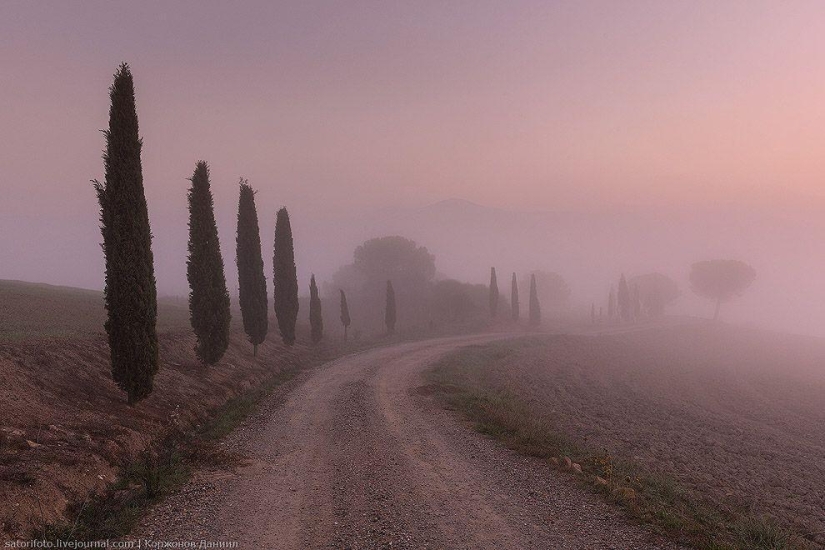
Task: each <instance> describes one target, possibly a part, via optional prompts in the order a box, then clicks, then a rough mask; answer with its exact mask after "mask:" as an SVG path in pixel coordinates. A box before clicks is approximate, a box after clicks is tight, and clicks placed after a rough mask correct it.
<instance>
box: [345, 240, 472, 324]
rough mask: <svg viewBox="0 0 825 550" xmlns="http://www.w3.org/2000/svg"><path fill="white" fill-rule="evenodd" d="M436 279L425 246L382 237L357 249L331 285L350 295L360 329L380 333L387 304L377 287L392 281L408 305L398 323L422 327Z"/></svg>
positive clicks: (353, 316) (399, 298) (400, 296)
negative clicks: (364, 328) (350, 261)
mask: <svg viewBox="0 0 825 550" xmlns="http://www.w3.org/2000/svg"><path fill="white" fill-rule="evenodd" d="M434 277H435V259H434V257H433V255H432V254H430V252H429V251H428V250H427V249H426V248H425V247H423V246H419V245H418V244H416V243H415V242H414V241H411V240H409V239H405V238H404V237H398V236H393V237H381V238H377V239H370V240H368V241H366V242H365V243H364V244H362V245H361V246H359V247H358V248H356V250H355V253H354V256H353V262H352V263H351V264H348V265H345V266H343V267H341V268H340V269H339V270H338V271H337V272H336V273H335V274H334V276H333V278H332V281H331V284H330V286H331V287H332V288H333V289H343V290H344V291H345V292H346V294H347V300H348V302H349V304H350V305H351V308H352V311H351V314H352V318H353V322H354V323H355V324H356V325H358V326H359V328H360V327H366V328H370V329H376V330H378V329H380V328H383V327H384V326H385V323H384V321H385V320H384V318H383V313H384V306H385V304H384V296H383V293H381V292H376V291H375V290H376V289H377V288H383V287H384V285H385V284H386V281H387V280H391V281H392V282H393V285H394V286H395V290H396V298H397V300H398V301H399V302H400V303H403V304H404V308H403V309H402V310H400V311H398V315H399V318H398V322H399V323H401V322H403V323H405V324H407V325H413V324H419V325H421V324H423V323H426V322H427V320H428V319H429V317H430V312H429V311H428V308H429V306H430V303H429V300H428V299H427V297H428V296H429V293H430V287H431V284H432V281H433V279H434ZM485 300H486V295H485Z"/></svg>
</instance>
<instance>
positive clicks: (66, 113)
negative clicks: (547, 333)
mask: <svg viewBox="0 0 825 550" xmlns="http://www.w3.org/2000/svg"><path fill="white" fill-rule="evenodd" d="M0 36H2V37H3V39H2V44H3V47H2V48H0V66H2V67H3V73H4V75H6V76H5V77H4V78H3V79H2V81H0V104H2V105H5V106H7V108H4V109H2V110H0V128H2V129H3V131H2V133H0V190H2V194H3V200H2V202H0V234H2V235H3V238H2V239H0V279H24V280H33V281H43V282H48V283H54V284H65V285H73V286H80V287H85V288H94V289H99V288H101V287H102V278H103V256H102V254H101V251H100V247H99V243H100V240H101V238H100V231H99V227H98V219H97V218H98V214H97V210H98V205H97V201H96V199H95V195H94V191H93V189H92V187H91V185H90V184H89V180H90V179H92V178H100V177H101V176H102V166H101V160H100V153H101V151H102V149H103V146H104V139H103V136H102V135H101V134H100V133H99V132H98V130H99V129H101V128H105V127H106V124H107V114H108V113H107V109H106V107H105V106H106V105H107V104H108V87H109V85H110V84H111V74H112V72H113V68H114V67H116V66H117V65H118V63H120V62H121V61H123V60H126V61H128V62H129V63H130V64H131V67H132V70H133V72H134V74H135V79H136V86H137V106H138V113H139V117H140V124H141V130H140V133H141V135H142V137H143V138H144V148H143V169H144V180H145V185H146V194H147V200H148V203H149V215H150V220H151V223H152V231H153V234H154V237H155V239H154V253H155V261H156V275H157V280H158V287H159V291H160V292H161V293H162V294H185V293H186V292H187V283H186V278H185V263H184V261H183V258H184V257H185V251H186V239H187V228H186V220H187V215H186V208H187V203H186V189H187V185H188V182H187V180H186V178H187V177H189V176H190V175H191V169H192V166H193V165H194V163H195V161H197V160H198V159H201V158H204V159H206V160H208V161H209V163H210V167H211V170H212V182H213V183H212V187H213V192H214V195H215V209H216V216H217V218H218V224H219V230H220V235H221V241H222V248H223V253H224V257H225V262H226V267H227V279H228V281H229V284H230V291H231V294H232V295H233V300H234V299H235V298H234V296H235V295H236V292H235V291H234V287H235V286H236V285H237V277H236V275H235V266H234V259H233V256H234V254H233V250H234V237H235V230H234V228H235V215H236V211H237V183H238V178H239V177H240V176H243V177H246V178H248V179H249V182H250V184H251V185H253V186H254V187H255V188H256V189H258V190H259V193H258V201H259V209H260V210H261V230H262V234H263V236H264V238H263V241H264V243H270V242H271V235H272V233H273V230H274V219H275V210H276V208H277V207H279V206H281V205H286V206H288V207H289V209H290V213H291V215H292V218H293V222H292V223H293V228H294V232H295V239H296V245H297V246H296V254H297V256H296V260H297V265H298V273H299V280H300V281H301V282H302V283H301V284H302V287H301V291H302V293H305V292H306V291H307V288H305V287H306V285H305V283H304V282H305V281H308V279H309V274H310V272H314V273H315V274H316V275H317V276H318V278H319V280H320V281H327V280H329V279H330V278H331V276H332V274H333V273H334V271H335V270H336V269H337V268H338V267H339V266H341V265H342V264H345V263H348V262H349V261H351V255H352V250H353V249H354V248H355V246H357V245H358V244H360V243H361V242H363V241H364V240H365V239H366V238H369V237H376V236H382V235H387V234H395V233H398V234H401V235H404V236H407V237H409V238H412V239H414V240H416V241H417V242H419V243H420V244H422V245H424V246H426V247H428V248H429V249H430V250H431V251H432V252H433V253H434V254H435V255H436V265H437V267H438V270H439V272H440V273H442V274H444V275H446V276H451V277H456V278H460V279H462V280H468V281H471V282H479V283H481V282H486V280H487V276H488V272H489V267H490V264H491V263H494V264H495V265H496V266H497V267H498V268H499V270H500V271H501V274H502V275H506V274H508V273H509V272H510V271H519V272H523V271H526V270H530V269H545V270H551V271H557V272H559V273H561V274H562V275H563V276H564V277H565V278H566V279H567V280H568V281H569V282H570V285H571V287H572V291H573V294H572V303H573V304H574V305H580V306H581V307H582V309H584V308H585V307H587V308H589V304H590V303H591V302H592V301H594V300H601V301H602V302H604V301H605V300H606V295H607V290H608V288H609V285H610V284H611V283H615V281H616V280H617V279H618V276H619V274H620V273H621V272H625V273H627V274H628V275H632V274H638V273H643V272H648V271H662V272H664V273H667V274H669V275H671V276H672V277H673V278H674V279H676V280H677V282H679V284H680V286H681V290H682V293H683V297H682V298H681V299H680V301H679V302H677V304H676V307H674V309H673V311H683V312H688V313H701V314H710V309H711V308H710V306H709V305H708V304H707V303H705V302H703V301H698V300H695V299H694V298H693V297H692V295H691V293H690V290H689V288H688V283H687V272H688V268H689V265H690V264H691V263H692V262H694V261H697V260H701V259H706V258H715V257H726V258H727V257H730V258H738V259H741V260H743V261H746V262H748V263H750V264H751V265H753V266H754V267H755V268H756V271H757V279H756V282H755V283H754V285H753V287H752V288H751V289H750V290H749V291H748V293H747V294H746V296H745V297H744V298H742V299H741V300H739V301H737V302H734V303H732V304H730V306H728V307H727V308H726V311H725V312H724V316H725V318H728V319H735V320H739V321H747V322H754V323H762V324H765V325H768V326H772V327H778V328H783V329H788V330H794V331H801V332H810V333H814V334H819V335H825V308H823V307H822V306H821V304H822V303H823V298H825V296H823V293H822V290H821V288H822V284H821V273H824V272H825V269H824V268H825V259H823V258H825V255H823V254H821V253H820V249H821V241H822V237H823V236H825V216H823V215H822V214H823V213H824V212H825V191H823V189H825V186H823V182H825V160H824V159H825V156H823V155H822V151H823V148H825V110H823V107H822V105H823V102H822V101H821V98H822V95H823V92H825V57H823V55H822V52H823V51H825V7H823V5H822V4H821V3H817V2H793V3H784V4H777V3H770V2H724V3H718V2H685V3H680V4H677V3H662V2H632V3H630V2H624V3H615V2H576V3H572V2H571V3H552V4H551V3H547V2H522V3H520V4H519V6H518V8H517V9H516V8H514V7H513V6H512V5H510V4H507V3H493V2H454V3H449V4H447V5H438V4H436V3H426V4H421V3H416V4H409V5H396V6H387V5H384V4H381V3H366V2H365V3H357V4H356V3H349V2H347V3H340V4H333V3H320V2H319V3H294V4H284V3H270V2H247V3H245V4H244V5H243V7H242V8H239V7H237V6H230V5H228V4H221V3H210V4H206V3H202V2H176V3H174V5H172V6H169V5H167V3H163V2H145V3H140V4H139V5H138V4H134V3H126V2H99V3H92V2H85V3H82V4H80V3H73V4H64V3H48V4H47V3H15V2H3V3H2V4H0ZM444 201H446V202H444ZM466 201H472V202H466ZM265 246H268V245H266V244H265ZM264 258H265V262H266V273H267V274H268V275H269V273H270V271H271V266H270V264H271V254H270V253H268V252H267V253H265V254H264ZM597 304H598V302H597Z"/></svg>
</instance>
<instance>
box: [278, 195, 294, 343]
mask: <svg viewBox="0 0 825 550" xmlns="http://www.w3.org/2000/svg"><path fill="white" fill-rule="evenodd" d="M272 266H273V276H272V286H273V287H274V293H273V296H272V302H273V303H274V305H275V316H276V317H277V318H278V329H279V330H280V331H281V338H282V339H283V341H284V344H286V345H287V346H291V345H292V344H294V343H295V322H296V321H297V320H298V274H297V270H296V268H295V250H294V248H293V244H292V227H291V226H290V224H289V212H287V210H286V208H281V209H280V210H278V215H277V216H276V218H275V250H274V257H273V259H272Z"/></svg>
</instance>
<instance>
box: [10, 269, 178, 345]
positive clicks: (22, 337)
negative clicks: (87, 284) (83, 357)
mask: <svg viewBox="0 0 825 550" xmlns="http://www.w3.org/2000/svg"><path fill="white" fill-rule="evenodd" d="M105 320H106V311H105V309H104V307H103V293H102V292H98V291H95V290H83V289H79V288H70V287H61V286H52V285H46V284H39V283H27V282H23V281H4V280H0V343H19V342H26V341H38V340H42V339H44V338H50V339H69V338H71V339H77V338H90V337H95V336H100V335H102V334H103V323H104V321H105ZM188 327H189V310H188V306H187V304H186V301H185V300H176V299H171V298H161V299H160V300H159V301H158V330H159V331H160V332H167V331H174V330H181V329H187V328H188Z"/></svg>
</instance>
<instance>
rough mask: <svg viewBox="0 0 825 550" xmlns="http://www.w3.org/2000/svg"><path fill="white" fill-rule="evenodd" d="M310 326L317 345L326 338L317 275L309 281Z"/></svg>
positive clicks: (313, 340) (313, 339)
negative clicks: (316, 282)
mask: <svg viewBox="0 0 825 550" xmlns="http://www.w3.org/2000/svg"><path fill="white" fill-rule="evenodd" d="M309 325H310V328H311V329H312V342H313V343H315V344H317V343H318V342H320V341H321V338H323V337H324V318H323V317H322V316H321V298H320V297H319V296H318V285H316V284H315V274H313V275H312V277H310V279H309Z"/></svg>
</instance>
